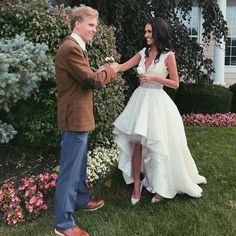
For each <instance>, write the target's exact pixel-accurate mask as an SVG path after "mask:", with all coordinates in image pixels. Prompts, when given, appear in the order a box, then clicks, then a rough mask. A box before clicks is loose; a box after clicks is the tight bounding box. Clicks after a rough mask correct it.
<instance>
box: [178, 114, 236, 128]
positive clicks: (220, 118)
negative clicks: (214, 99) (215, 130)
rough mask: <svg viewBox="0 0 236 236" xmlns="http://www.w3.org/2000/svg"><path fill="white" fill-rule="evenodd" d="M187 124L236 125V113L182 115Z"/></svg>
mask: <svg viewBox="0 0 236 236" xmlns="http://www.w3.org/2000/svg"><path fill="white" fill-rule="evenodd" d="M182 119H183V122H184V124H185V125H206V126H236V113H226V114H220V113H216V114H212V115H209V114H206V115H203V114H190V115H188V114H187V115H182Z"/></svg>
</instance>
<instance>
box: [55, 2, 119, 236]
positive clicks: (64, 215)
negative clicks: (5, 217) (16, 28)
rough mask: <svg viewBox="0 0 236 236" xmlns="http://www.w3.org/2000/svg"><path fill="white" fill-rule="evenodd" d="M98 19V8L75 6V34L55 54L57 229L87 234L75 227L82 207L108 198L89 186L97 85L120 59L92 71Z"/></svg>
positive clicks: (109, 76)
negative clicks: (90, 45)
mask: <svg viewBox="0 0 236 236" xmlns="http://www.w3.org/2000/svg"><path fill="white" fill-rule="evenodd" d="M97 24H98V12H97V11H96V10H95V9H93V8H91V7H87V6H83V7H77V8H73V9H72V12H71V18H70V26H71V29H72V34H71V35H70V36H68V37H67V38H66V40H65V41H64V42H63V44H62V45H61V46H60V48H59V49H58V51H57V54H56V61H55V65H56V82H57V92H58V97H57V103H58V125H59V129H60V130H61V157H60V173H59V177H58V180H57V184H56V194H55V224H56V227H55V230H54V231H55V233H56V234H57V235H66V236H86V235H89V234H88V233H87V232H86V231H84V230H82V229H80V228H79V227H78V226H76V224H75V222H74V219H73V213H74V211H75V210H77V209H87V210H96V209H98V208H100V207H102V206H103V205H104V201H103V200H90V199H89V194H88V188H87V185H86V168H87V142H88V132H89V131H91V130H93V129H94V128H95V121H94V115H93V88H96V87H100V86H101V85H102V84H106V83H109V82H110V81H112V80H113V79H115V74H116V70H117V68H116V67H117V64H116V63H115V64H112V65H111V66H107V67H105V68H103V70H98V71H97V72H93V71H92V70H91V68H90V66H89V62H88V58H87V54H86V48H85V46H86V43H87V42H90V41H91V40H92V39H93V37H94V35H95V33H96V31H97Z"/></svg>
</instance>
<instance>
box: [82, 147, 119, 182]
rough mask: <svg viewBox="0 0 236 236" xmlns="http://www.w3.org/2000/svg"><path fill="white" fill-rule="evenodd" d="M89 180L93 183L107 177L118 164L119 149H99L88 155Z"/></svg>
mask: <svg viewBox="0 0 236 236" xmlns="http://www.w3.org/2000/svg"><path fill="white" fill-rule="evenodd" d="M88 155H89V156H88V168H87V178H88V180H89V181H90V182H91V183H93V182H95V181H96V180H98V179H100V178H103V177H105V176H106V174H107V173H108V172H110V171H111V168H112V167H113V166H114V165H115V164H116V163H117V160H118V149H117V148H116V147H115V146H113V147H112V148H110V149H106V148H104V147H97V148H95V149H94V150H93V151H89V153H88Z"/></svg>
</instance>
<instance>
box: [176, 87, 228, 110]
mask: <svg viewBox="0 0 236 236" xmlns="http://www.w3.org/2000/svg"><path fill="white" fill-rule="evenodd" d="M231 99H232V93H231V92H230V90H229V89H228V88H225V87H222V86H220V85H200V84H185V83H180V87H179V89H178V91H177V94H176V96H175V103H176V105H177V106H178V109H179V111H180V113H181V114H190V113H203V114H213V113H227V112H230V110H231Z"/></svg>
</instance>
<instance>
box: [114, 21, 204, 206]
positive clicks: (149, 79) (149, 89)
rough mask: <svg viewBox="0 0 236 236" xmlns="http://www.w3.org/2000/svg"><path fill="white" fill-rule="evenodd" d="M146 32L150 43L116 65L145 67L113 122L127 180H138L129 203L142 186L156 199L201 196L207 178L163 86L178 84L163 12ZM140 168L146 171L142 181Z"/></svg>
mask: <svg viewBox="0 0 236 236" xmlns="http://www.w3.org/2000/svg"><path fill="white" fill-rule="evenodd" d="M144 37H145V39H146V43H147V47H146V48H143V49H142V50H141V51H140V52H138V53H137V54H136V55H135V56H133V57H132V58H131V59H129V60H128V61H127V62H125V63H123V64H120V65H119V66H118V71H120V72H123V71H126V70H128V69H130V68H132V67H134V66H137V65H138V66H139V67H138V69H139V70H140V69H141V70H142V71H143V73H142V74H141V75H140V86H139V87H138V88H137V89H136V90H135V91H134V93H133V94H132V96H131V98H130V100H129V102H128V104H127V106H126V107H125V109H124V111H123V112H122V113H121V114H120V116H119V117H118V118H117V120H116V121H115V122H114V126H115V128H114V134H115V140H116V142H117V144H118V146H119V149H120V159H119V169H121V170H122V171H123V176H124V179H125V181H126V183H127V184H130V183H132V182H134V188H133V192H132V195H131V203H132V204H133V205H134V204H136V203H138V202H139V200H140V198H141V192H142V187H143V186H145V187H146V188H147V190H149V191H150V192H151V193H154V196H153V198H152V200H151V202H152V203H157V202H159V201H160V200H161V199H162V198H173V197H174V196H175V195H176V194H177V193H186V194H188V195H190V196H192V197H197V198H198V197H201V195H202V189H201V188H200V187H199V186H198V184H200V183H206V179H205V178H204V177H203V176H200V175H199V174H198V170H197V167H196V165H195V162H194V160H193V158H192V156H191V154H190V152H189V149H188V146H187V141H186V136H185V131H184V126H183V122H182V118H181V116H180V114H179V111H178V109H177V107H176V106H175V104H174V103H173V101H172V100H171V99H170V97H169V96H168V95H167V94H166V93H165V91H164V90H163V86H167V87H170V88H174V89H177V88H178V86H179V77H178V72H177V66H176V60H175V55H174V53H173V52H172V51H171V50H170V48H171V45H170V33H169V28H168V24H167V23H166V22H165V21H164V20H163V19H161V18H159V17H156V18H152V19H151V20H150V21H149V22H148V23H147V24H146V26H145V34H144ZM167 76H168V77H169V79H167ZM141 172H143V174H144V176H145V177H144V179H143V180H142V181H141V179H140V173H141Z"/></svg>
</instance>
